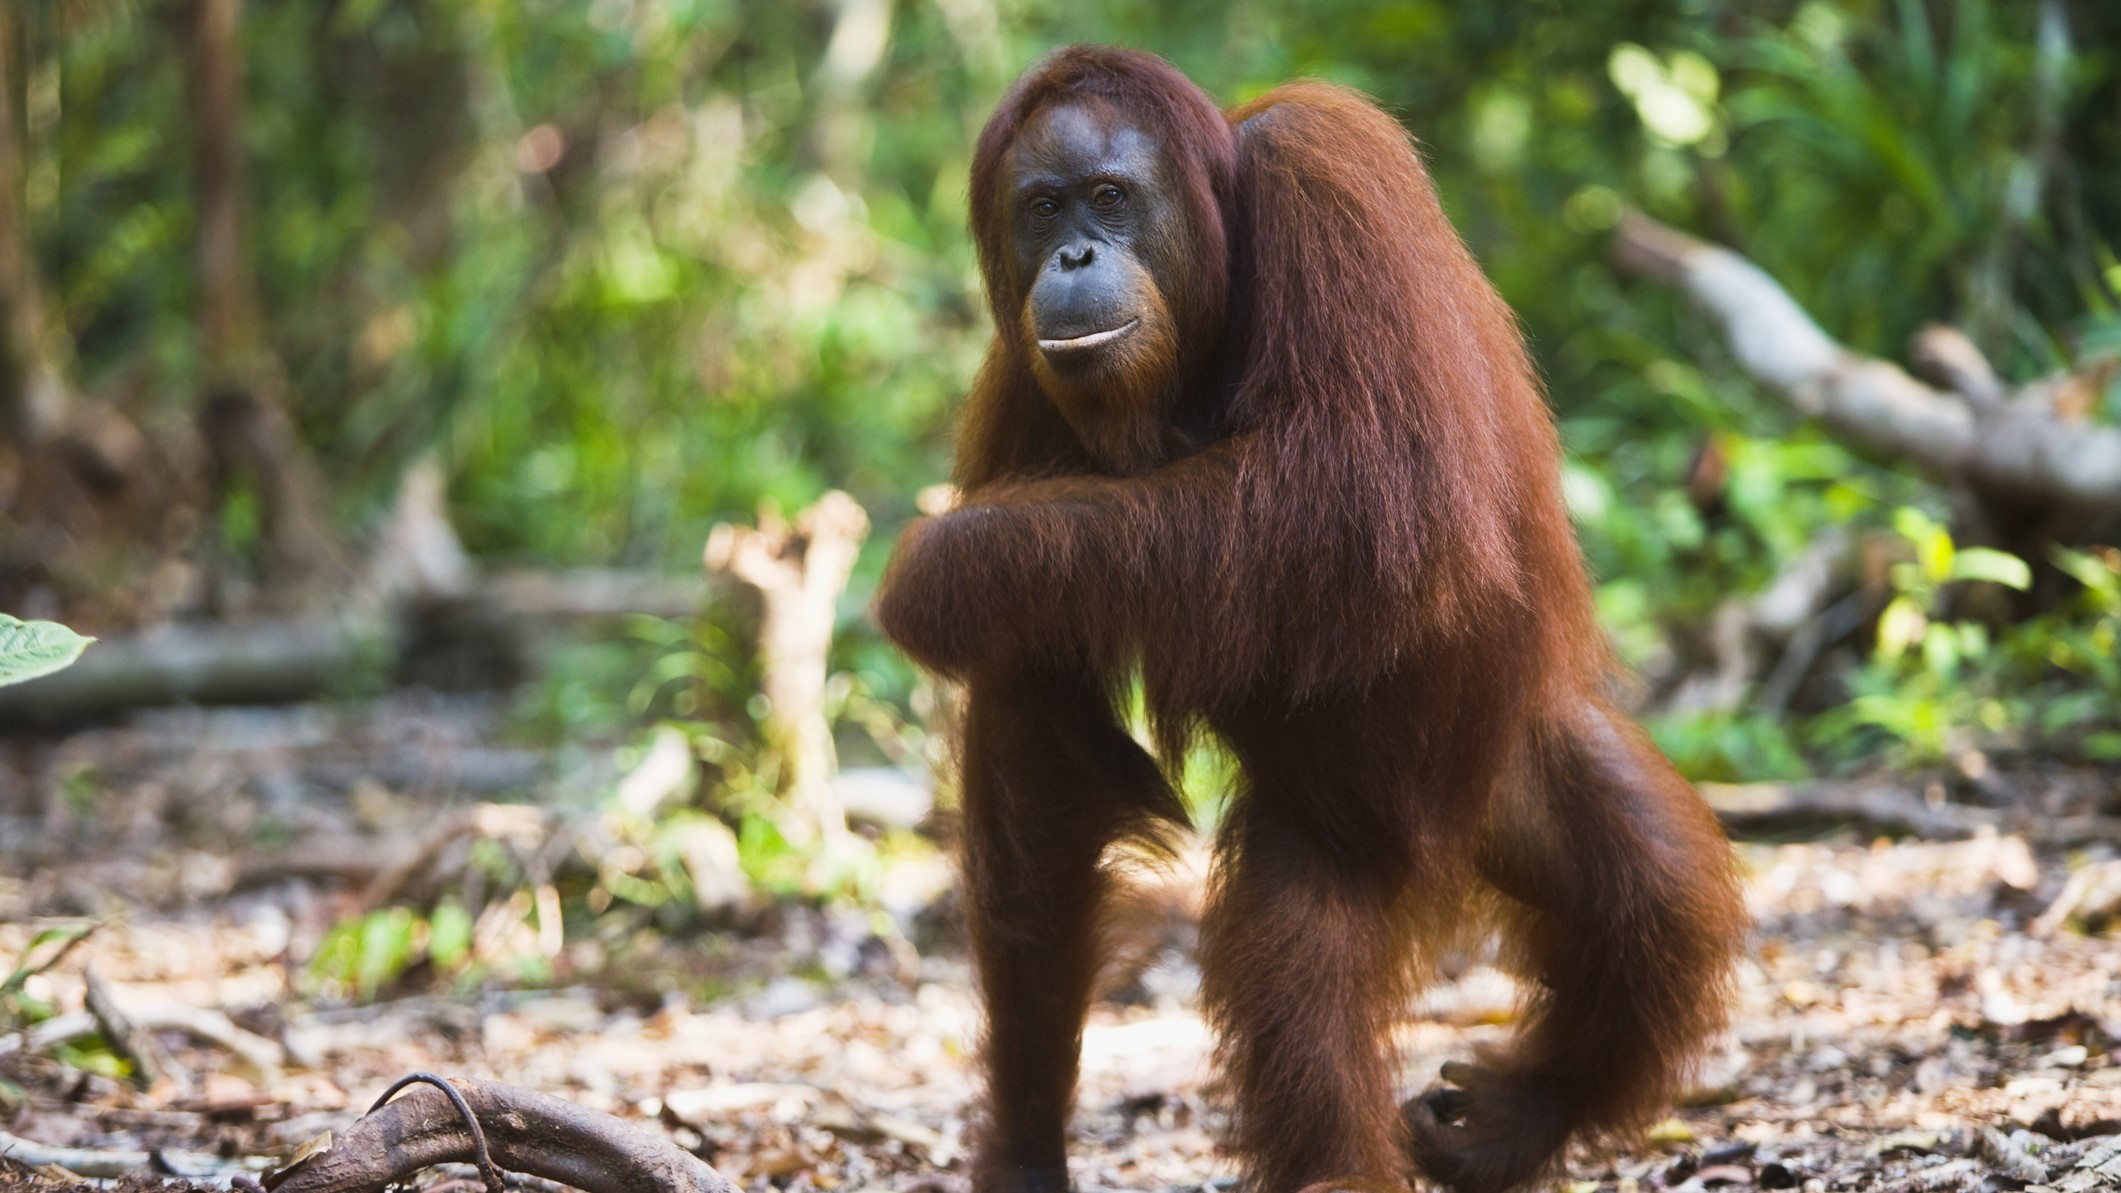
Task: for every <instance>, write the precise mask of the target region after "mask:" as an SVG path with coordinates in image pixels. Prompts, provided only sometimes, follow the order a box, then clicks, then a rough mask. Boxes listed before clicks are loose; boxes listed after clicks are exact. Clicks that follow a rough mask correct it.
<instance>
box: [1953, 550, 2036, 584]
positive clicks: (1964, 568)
mask: <svg viewBox="0 0 2121 1193" xmlns="http://www.w3.org/2000/svg"><path fill="white" fill-rule="evenodd" d="M1950 578H1951V579H1954V580H1987V581H1990V582H1991V583H1995V584H2001V585H2003V586H2004V587H2005V588H2015V589H2017V590H2018V591H2020V592H2024V591H2025V590H2026V589H2028V588H2031V587H2032V586H2033V569H2031V568H2029V567H2027V566H2026V565H2025V561H2024V560H2022V559H2020V558H2018V557H2017V556H2015V555H2012V554H2011V553H2010V552H2008V551H1997V550H1994V549H1993V548H1989V547H1965V548H1962V549H1960V550H1959V551H1958V552H1957V553H1955V554H1954V555H1953V556H1952V562H1951V571H1950Z"/></svg>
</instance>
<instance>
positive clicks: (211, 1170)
mask: <svg viewBox="0 0 2121 1193" xmlns="http://www.w3.org/2000/svg"><path fill="white" fill-rule="evenodd" d="M0 1160H6V1161H9V1162H11V1163H14V1164H20V1165H22V1166H23V1167H25V1168H31V1169H42V1168H50V1167H58V1168H63V1169H65V1170H66V1171H68V1172H70V1173H73V1174H74V1175H75V1176H82V1177H88V1178H89V1179H91V1180H113V1179H116V1178H118V1177H123V1176H137V1175H139V1174H141V1173H149V1172H158V1171H160V1172H168V1173H172V1174H175V1175H177V1176H183V1177H190V1178H193V1179H201V1178H207V1177H211V1176H213V1175H214V1174H216V1173H219V1172H223V1171H225V1170H226V1169H227V1168H228V1167H229V1165H228V1164H227V1162H226V1161H224V1160H222V1159H221V1157H219V1156H216V1155H213V1154H211V1153H208V1152H173V1151H152V1152H149V1151H135V1150H133V1149H130V1148H92V1147H57V1146H54V1145H52V1144H49V1143H38V1142H37V1141H36V1140H34V1139H24V1138H22V1137H21V1136H19V1135H10V1134H8V1133H7V1132H5V1131H0ZM32 1187H34V1186H32Z"/></svg>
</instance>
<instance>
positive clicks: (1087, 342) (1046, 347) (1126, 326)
mask: <svg viewBox="0 0 2121 1193" xmlns="http://www.w3.org/2000/svg"><path fill="white" fill-rule="evenodd" d="M1141 323H1142V321H1141V318H1140V316H1136V317H1135V318H1132V319H1129V320H1127V321H1126V322H1125V323H1123V324H1121V325H1120V326H1118V327H1115V328H1112V329H1111V330H1109V331H1093V332H1091V333H1090V334H1089V335H1086V336H1076V337H1075V338H1074V339H1072V340H1040V341H1039V342H1038V350H1039V351H1041V352H1078V351H1081V350H1082V349H1084V348H1098V347H1102V346H1103V345H1106V344H1109V343H1111V342H1112V341H1114V340H1116V339H1118V338H1120V337H1121V336H1123V335H1126V334H1127V333H1128V332H1130V331H1133V330H1134V329H1135V328H1137V327H1140V326H1141Z"/></svg>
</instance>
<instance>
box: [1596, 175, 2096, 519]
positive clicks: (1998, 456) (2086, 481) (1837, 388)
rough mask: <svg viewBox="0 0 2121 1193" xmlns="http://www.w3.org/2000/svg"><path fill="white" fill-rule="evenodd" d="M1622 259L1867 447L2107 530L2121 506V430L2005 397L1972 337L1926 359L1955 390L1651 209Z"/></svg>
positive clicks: (1926, 350)
mask: <svg viewBox="0 0 2121 1193" xmlns="http://www.w3.org/2000/svg"><path fill="white" fill-rule="evenodd" d="M1613 259H1614V262H1615V264H1617V265H1618V266H1619V267H1620V268H1622V269H1624V270H1627V271H1630V272H1633V273H1638V274H1641V275H1643V276H1645V277H1650V278H1655V279H1657V280H1659V281H1663V282H1667V283H1670V284H1671V285H1673V286H1676V287H1678V288H1679V289H1680V290H1681V291H1682V292H1684V293H1685V294H1686V295H1687V296H1688V297H1689V298H1691V299H1693V300H1694V303H1695V304H1696V305H1697V306H1699V307H1700V308H1701V309H1702V310H1703V311H1704V312H1706V313H1707V314H1708V315H1709V316H1710V317H1711V318H1713V319H1715V320H1716V321H1717V322H1718V323H1720V324H1721V325H1722V327H1723V332H1724V335H1725V337H1726V338H1727V339H1728V340H1729V341H1730V346H1731V351H1732V353H1733V354H1734V355H1735V356H1736V357H1737V358H1738V363H1739V364H1740V365H1741V366H1742V367H1743V368H1744V369H1745V370H1746V371H1747V372H1748V373H1750V374H1752V375H1753V376H1754V377H1755V378H1757V379H1758V380H1759V381H1760V382H1761V383H1762V384H1763V385H1765V386H1767V387H1768V388H1769V389H1771V390H1773V391H1774V392H1776V393H1778V394H1780V395H1782V397H1783V398H1784V399H1786V400H1787V401H1788V402H1789V403H1790V404H1791V405H1792V406H1794V407H1796V408H1797V410H1799V411H1800V412H1802V413H1803V414H1805V415H1808V416H1811V417H1814V418H1817V419H1819V420H1820V421H1821V422H1823V423H1825V424H1826V425H1827V427H1828V428H1829V429H1831V430H1832V431H1833V432H1834V433H1835V434H1836V435H1837V436H1839V437H1841V438H1842V439H1844V440H1846V441H1847V442H1848V443H1850V444H1851V445H1853V446H1855V447H1857V448H1858V449H1860V450H1863V451H1867V452H1871V453H1874V454H1876V455H1879V456H1882V457H1885V458H1889V459H1893V460H1904V461H1906V462H1907V463H1909V464H1912V465H1914V466H1915V467H1917V468H1919V469H1921V470H1923V471H1925V472H1928V473H1930V474H1932V475H1934V476H1938V477H1941V478H1944V479H1946V480H1950V481H1955V482H1956V481H1959V480H1962V479H1963V480H1965V481H1966V482H1968V483H1969V484H1970V485H1971V486H1972V487H1974V488H1975V489H1976V490H1978V491H1980V492H1982V493H1984V494H1989V495H1993V496H1997V497H2005V498H2008V499H2011V500H2015V501H2021V502H2025V501H2029V502H2034V503H2037V504H2042V505H2051V506H2056V507H2062V508H2065V509H2067V510H2070V511H2073V512H2077V513H2081V514H2084V515H2088V516H2089V517H2091V518H2092V519H2093V520H2094V521H2095V522H2097V523H2101V524H2108V523H2110V522H2111V521H2112V519H2113V517H2114V513H2115V511H2116V510H2121V429H2116V428H2113V427H2103V426H2093V425H2087V424H2083V423H2071V422H2066V421H2064V420H2062V419H2060V418H2057V417H2056V416H2055V413H2054V407H2053V403H2051V402H2034V401H2016V400H2002V394H2001V384H2000V382H1997V381H1996V380H1995V378H1994V374H1993V372H1992V371H1990V370H1989V369H1988V367H1987V363H1986V362H1985V361H1981V360H1980V354H1979V353H1978V352H1975V351H1974V349H1973V345H1972V344H1971V343H1968V342H1966V341H1965V339H1964V337H1957V338H1956V339H1955V338H1953V337H1952V336H1950V335H1938V334H1937V333H1934V332H1932V333H1929V334H1928V335H1927V336H1926V337H1925V339H1924V340H1923V342H1922V343H1921V344H1920V346H1919V347H1918V351H1917V353H1916V355H1917V357H1918V358H1920V359H1921V360H1922V361H1923V362H1924V364H1925V365H1926V366H1927V368H1928V369H1929V370H1930V371H1932V373H1933V374H1934V375H1941V376H1945V377H1948V378H1950V381H1949V382H1948V383H1949V384H1951V385H1952V386H1953V387H1954V390H1955V391H1956V392H1946V391H1944V390H1939V389H1934V388H1932V387H1930V386H1929V385H1925V384H1924V383H1922V382H1921V381H1918V380H1916V379H1915V378H1914V377H1912V376H1909V375H1908V374H1907V373H1906V372H1905V371H1904V370H1902V369H1901V368H1900V367H1899V366H1897V365H1894V364H1892V363H1890V362H1887V361H1883V360H1878V359H1876V358H1873V357H1868V356H1863V355H1861V354H1859V353H1856V352H1853V351H1851V350H1850V349H1848V348H1846V347H1844V346H1843V345H1841V344H1839V343H1836V342H1835V341H1834V339H1833V338H1832V337H1831V336H1829V335H1827V333H1826V332H1825V331H1823V330H1821V329H1820V327H1819V325H1818V324H1817V323H1815V322H1813V320H1812V317H1811V316H1810V315H1808V314H1806V313H1805V311H1804V309H1803V308H1802V307H1800V306H1798V305H1797V301H1796V300H1795V299H1793V298H1791V297H1790V295H1789V292H1788V291H1786V290H1784V289H1783V288H1782V286H1781V285H1780V284H1778V283H1777V282H1776V281H1775V279H1774V278H1772V277H1770V276H1768V274H1767V273H1766V272H1765V271H1763V270H1762V269H1761V268H1760V267H1759V266H1757V265H1755V264H1753V263H1752V262H1751V261H1748V260H1746V259H1745V258H1744V257H1741V256H1739V255H1738V254H1737V253H1734V252H1732V251H1731V250H1729V249H1726V248H1722V247H1719V246H1717V245H1713V244H1710V243H1708V242H1706V241H1702V240H1697V239H1695V238H1694V237H1691V236H1688V235H1686V234H1685V233H1683V232H1679V231H1677V230H1675V229H1672V228H1668V227H1666V226H1665V225H1663V224H1660V223H1658V222H1656V221H1655V220H1652V219H1650V218H1649V217H1647V216H1644V215H1641V214H1640V213H1635V214H1631V215H1629V216H1628V218H1626V219H1625V220H1623V221H1622V222H1621V225H1620V228H1619V231H1618V232H1617V233H1616V234H1615V238H1614V242H1613ZM1977 362H1978V363H1977ZM2028 388H2032V387H2028Z"/></svg>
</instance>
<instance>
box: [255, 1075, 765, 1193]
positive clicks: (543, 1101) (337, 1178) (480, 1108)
mask: <svg viewBox="0 0 2121 1193" xmlns="http://www.w3.org/2000/svg"><path fill="white" fill-rule="evenodd" d="M450 1084H451V1085H453V1086H455V1087H456V1089H457V1090H458V1092H459V1093H461V1094H462V1095H463V1097H464V1100H465V1102H466V1103H468V1104H469V1106H470V1109H471V1111H472V1113H473V1115H474V1116H476V1117H477V1119H478V1122H479V1126H480V1128H481V1129H482V1131H483V1133H484V1136H485V1141H486V1144H487V1147H488V1148H489V1149H490V1151H491V1154H492V1158H493V1160H494V1162H495V1163H497V1164H499V1165H500V1166H501V1167H503V1168H507V1169H511V1170H514V1171H516V1172H527V1173H530V1174H531V1175H533V1176H540V1177H544V1178H545V1179H547V1180H553V1181H559V1182H560V1183H562V1184H566V1185H572V1186H574V1187H575V1188H577V1189H583V1190H586V1191H587V1193H652V1191H654V1193H736V1188H737V1187H736V1186H735V1185H734V1184H731V1183H730V1182H729V1180H728V1179H727V1178H725V1177H723V1176H722V1175H721V1174H720V1173H718V1172H716V1171H715V1170H714V1169H712V1168H710V1167H708V1166H707V1164H706V1162H704V1161H702V1160H701V1159H700V1158H699V1157H698V1156H695V1155H693V1154H692V1153H691V1152H688V1151H686V1150H685V1149H683V1148H681V1147H679V1146H678V1145H676V1144H674V1143H672V1142H670V1141H669V1140H667V1139H664V1138H661V1137H660V1136H657V1135H654V1134H651V1133H649V1132H647V1131H644V1130H642V1129H640V1128H639V1127H636V1126H634V1125H632V1124H630V1123H627V1122H625V1121H623V1120H621V1119H618V1118H614V1117H612V1116H611V1115H608V1114H602V1113H599V1112H597V1111H594V1110H590V1109H587V1108H586V1107H582V1106H577V1105H575V1104H574V1103H573V1102H569V1101H566V1100H565V1099H562V1098H556V1097H553V1096H552V1095H550V1094H541V1093H538V1092H536V1091H534V1090H528V1089H523V1088H521V1087H519V1086H513V1085H503V1084H501V1083H500V1082H496V1081H476V1080H472V1079H469V1078H455V1079H453V1080H452V1081H451V1082H450ZM476 1158H477V1147H476V1146H475V1144H474V1141H473V1137H472V1134H471V1130H470V1128H469V1127H467V1126H466V1124H465V1122H464V1121H463V1118H462V1117H461V1116H460V1115H459V1114H458V1112H457V1109H456V1107H455V1106H454V1105H452V1103H451V1100H450V1098H449V1097H448V1096H447V1095H446V1094H444V1093H443V1092H442V1091H440V1090H437V1089H431V1088H418V1089H413V1090H410V1091H408V1092H407V1093H406V1094H405V1095H404V1096H403V1097H401V1098H399V1099H398V1100H396V1101H394V1102H391V1103H390V1104H389V1105H386V1106H384V1107H382V1108H381V1109H379V1110H376V1111H374V1112H373V1113H371V1114H368V1115H367V1116H365V1117H363V1118H362V1119H360V1120H359V1121H357V1122H356V1123H354V1125H353V1126H351V1127H348V1128H347V1129H346V1130H345V1131H344V1132H342V1133H340V1134H339V1135H338V1136H337V1137H336V1138H335V1139H334V1140H333V1141H332V1142H331V1144H330V1146H329V1147H327V1148H325V1149H324V1150H322V1151H320V1152H317V1153H315V1154H314V1155H312V1156H310V1157H309V1158H308V1159H306V1160H303V1161H300V1162H298V1163H297V1164H295V1165H293V1166H292V1167H290V1168H286V1169H283V1170H281V1171H280V1172H278V1173H275V1174H274V1175H272V1176H270V1177H268V1178H266V1181H265V1186H266V1188H268V1189H271V1190H273V1193H380V1190H382V1189H383V1188H384V1187H386V1186H388V1185H392V1184H395V1183H398V1182H400V1181H403V1180H405V1179H406V1178H408V1177H410V1176H411V1175H412V1174H413V1173H415V1172H418V1171H419V1170H420V1169H422V1168H426V1167H429V1166H431V1165H435V1164H448V1163H471V1162H473V1161H474V1160H475V1159H476Z"/></svg>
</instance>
